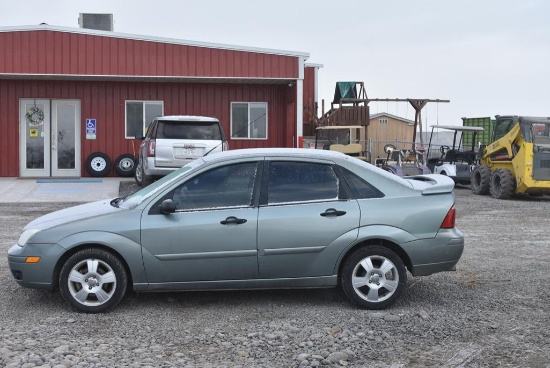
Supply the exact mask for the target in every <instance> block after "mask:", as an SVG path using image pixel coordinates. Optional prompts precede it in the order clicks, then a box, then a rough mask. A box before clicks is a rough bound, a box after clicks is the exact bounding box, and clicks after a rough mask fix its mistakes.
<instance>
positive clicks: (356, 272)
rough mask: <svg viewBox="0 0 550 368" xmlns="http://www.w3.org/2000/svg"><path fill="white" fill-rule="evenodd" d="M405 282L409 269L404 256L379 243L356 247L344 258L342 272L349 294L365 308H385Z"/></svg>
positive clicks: (400, 292)
mask: <svg viewBox="0 0 550 368" xmlns="http://www.w3.org/2000/svg"><path fill="white" fill-rule="evenodd" d="M406 284H407V271H406V269H405V265H404V264H403V261H402V260H401V258H399V256H398V255H397V254H395V253H394V252H393V251H391V250H389V249H387V248H384V247H380V246H368V247H363V248H359V249H357V250H356V251H355V252H353V253H352V254H351V255H350V256H349V257H348V258H347V260H346V261H345V263H344V266H343V268H342V272H341V275H340V285H341V287H342V290H343V291H344V293H345V294H346V296H347V298H348V299H349V300H350V301H351V302H353V303H354V304H356V305H358V306H359V307H361V308H365V309H384V308H387V307H389V306H390V305H392V304H394V303H395V302H396V301H397V299H399V297H400V296H401V294H402V293H403V290H404V289H405V287H406Z"/></svg>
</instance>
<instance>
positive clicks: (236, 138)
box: [230, 101, 269, 141]
mask: <svg viewBox="0 0 550 368" xmlns="http://www.w3.org/2000/svg"><path fill="white" fill-rule="evenodd" d="M234 104H247V105H248V122H247V129H246V132H247V137H234V136H233V105H234ZM252 105H256V107H258V105H263V106H265V138H255V137H250V129H249V128H250V124H251V122H250V108H251V106H252ZM268 113H269V105H268V104H267V102H247V101H233V102H231V111H230V116H231V122H230V139H235V140H260V141H266V140H267V139H268V138H269V119H268Z"/></svg>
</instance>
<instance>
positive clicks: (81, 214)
mask: <svg viewBox="0 0 550 368" xmlns="http://www.w3.org/2000/svg"><path fill="white" fill-rule="evenodd" d="M117 211H123V210H122V209H120V208H118V207H114V206H112V205H111V199H103V200H101V201H96V202H91V203H86V204H82V205H79V206H75V207H69V208H65V209H63V210H59V211H55V212H52V213H49V214H47V215H44V216H41V217H39V218H37V219H35V220H33V221H31V222H29V223H28V224H27V226H25V228H24V229H23V230H27V229H37V230H45V229H49V228H52V227H55V226H59V225H63V224H67V223H70V222H75V221H79V220H82V219H88V218H91V217H96V216H100V215H104V214H107V213H113V212H117Z"/></svg>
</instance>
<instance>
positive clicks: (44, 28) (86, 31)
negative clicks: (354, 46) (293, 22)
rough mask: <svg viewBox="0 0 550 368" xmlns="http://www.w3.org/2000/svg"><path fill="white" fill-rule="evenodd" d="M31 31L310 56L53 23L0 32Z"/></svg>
mask: <svg viewBox="0 0 550 368" xmlns="http://www.w3.org/2000/svg"><path fill="white" fill-rule="evenodd" d="M31 31H52V32H65V33H75V34H85V35H92V36H102V37H113V38H123V39H131V40H136V41H148V42H159V43H167V44H174V45H183V46H195V47H204V48H212V49H222V50H230V51H243V52H253V53H259V54H270V55H280V56H294V57H302V58H304V59H305V60H307V59H308V58H309V56H310V55H309V53H307V52H300V51H289V50H277V49H267V48H260V47H248V46H237V45H228V44H220V43H211V42H200V41H191V40H182V39H175V38H165V37H154V36H145V35H136V34H130V33H120V32H110V31H100V30H95V29H84V28H72V27H60V26H51V25H47V24H40V25H30V26H8V27H0V33H2V32H31Z"/></svg>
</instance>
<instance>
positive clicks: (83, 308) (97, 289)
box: [59, 248, 128, 313]
mask: <svg viewBox="0 0 550 368" xmlns="http://www.w3.org/2000/svg"><path fill="white" fill-rule="evenodd" d="M90 265H92V267H91V268H92V269H90ZM106 275H110V276H111V277H106ZM127 286H128V276H127V274H126V269H125V268H124V265H123V264H122V262H121V261H120V259H119V258H118V257H116V256H115V255H114V254H112V253H111V252H108V251H106V250H103V249H97V248H88V249H83V250H80V251H78V252H76V253H75V254H73V255H72V256H71V257H70V258H69V259H68V260H67V261H66V262H65V264H64V265H63V268H62V269H61V273H60V275H59V290H60V291H61V296H63V299H65V301H66V302H67V303H69V305H70V306H71V307H73V308H74V309H76V310H77V311H79V312H85V313H102V312H105V311H107V310H108V309H110V308H112V307H114V306H115V305H117V304H118V303H119V302H120V301H121V300H122V298H123V297H124V294H125V293H126V288H127Z"/></svg>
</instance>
